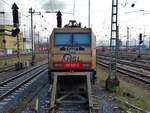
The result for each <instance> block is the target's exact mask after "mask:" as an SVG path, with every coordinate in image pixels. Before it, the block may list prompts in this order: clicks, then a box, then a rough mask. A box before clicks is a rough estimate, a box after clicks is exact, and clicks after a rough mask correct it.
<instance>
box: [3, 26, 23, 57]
mask: <svg viewBox="0 0 150 113" xmlns="http://www.w3.org/2000/svg"><path fill="white" fill-rule="evenodd" d="M12 29H13V25H0V50H1V51H0V52H1V53H0V54H4V55H7V54H15V53H16V51H17V37H13V36H11V30H12ZM18 36H19V42H18V43H19V50H20V52H22V51H23V49H24V46H23V45H24V44H23V34H22V32H20V33H19V35H18Z"/></svg>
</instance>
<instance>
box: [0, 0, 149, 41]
mask: <svg viewBox="0 0 150 113" xmlns="http://www.w3.org/2000/svg"><path fill="white" fill-rule="evenodd" d="M118 1H119V5H118V6H119V12H118V13H119V14H118V15H119V16H118V18H119V22H118V24H119V28H120V29H119V30H120V38H121V40H124V41H125V40H126V37H125V35H126V34H127V30H126V29H127V27H129V29H130V40H131V41H132V42H131V43H134V42H135V41H134V40H135V39H136V40H137V39H138V35H139V33H144V32H145V35H147V37H145V40H148V37H150V22H149V20H150V7H149V5H150V0H118ZM14 2H16V4H17V5H18V7H19V11H20V12H21V14H23V15H21V24H22V26H21V27H22V28H23V25H24V24H25V25H26V27H25V29H29V26H30V24H29V23H30V18H29V16H28V17H26V16H27V15H29V13H28V10H29V8H30V7H32V8H33V9H35V11H37V12H39V11H40V12H42V15H43V16H44V18H41V17H40V16H39V15H38V16H34V23H35V24H36V30H37V31H38V30H39V28H40V26H42V27H46V28H48V31H49V32H48V33H47V35H48V34H50V31H51V30H52V29H53V28H54V27H56V14H52V13H51V14H45V13H44V10H51V11H52V10H54V11H57V10H61V11H62V12H64V13H63V17H62V18H63V25H65V24H67V23H68V21H69V20H71V19H76V20H77V21H78V22H81V23H82V26H88V0H0V11H3V10H4V11H6V12H11V5H12V4H13V3H14ZM111 3H112V0H91V27H92V28H93V31H94V32H95V34H96V35H97V37H98V38H97V40H109V39H110V25H111V21H110V20H111V19H110V18H111ZM132 4H135V6H134V7H131V5H132ZM73 10H74V11H75V12H74V14H75V16H73V15H72V14H66V13H73ZM0 16H1V21H2V14H1V15H0ZM9 19H10V18H9ZM9 19H8V20H9ZM10 20H11V19H10ZM44 33H46V32H44ZM103 43H107V41H103Z"/></svg>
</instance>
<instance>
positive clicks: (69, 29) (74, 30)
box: [53, 28, 92, 32]
mask: <svg viewBox="0 0 150 113" xmlns="http://www.w3.org/2000/svg"><path fill="white" fill-rule="evenodd" d="M91 31H92V29H91V28H54V30H53V32H91Z"/></svg>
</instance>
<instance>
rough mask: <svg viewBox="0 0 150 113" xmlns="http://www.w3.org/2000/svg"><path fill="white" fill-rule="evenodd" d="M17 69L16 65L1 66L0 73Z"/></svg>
mask: <svg viewBox="0 0 150 113" xmlns="http://www.w3.org/2000/svg"><path fill="white" fill-rule="evenodd" d="M13 70H15V65H9V66H4V67H1V68H0V73H2V72H8V71H13Z"/></svg>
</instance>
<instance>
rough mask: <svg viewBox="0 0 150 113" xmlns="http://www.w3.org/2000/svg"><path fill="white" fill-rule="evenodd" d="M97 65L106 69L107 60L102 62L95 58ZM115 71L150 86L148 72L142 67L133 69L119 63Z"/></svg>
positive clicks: (128, 65)
mask: <svg viewBox="0 0 150 113" xmlns="http://www.w3.org/2000/svg"><path fill="white" fill-rule="evenodd" d="M97 64H99V65H103V66H105V67H108V65H109V61H108V59H107V60H106V59H105V60H104V59H100V57H97ZM117 71H118V72H120V73H122V74H126V75H128V76H129V77H132V78H135V79H137V80H140V81H142V82H144V83H146V84H150V71H147V70H145V69H144V67H143V68H142V69H141V68H139V67H133V66H131V65H130V64H127V63H125V64H123V62H121V63H117Z"/></svg>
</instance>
